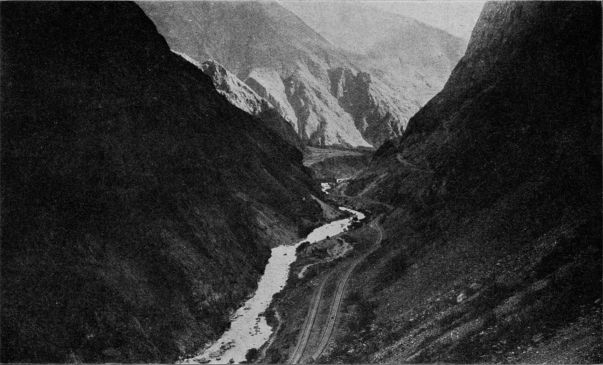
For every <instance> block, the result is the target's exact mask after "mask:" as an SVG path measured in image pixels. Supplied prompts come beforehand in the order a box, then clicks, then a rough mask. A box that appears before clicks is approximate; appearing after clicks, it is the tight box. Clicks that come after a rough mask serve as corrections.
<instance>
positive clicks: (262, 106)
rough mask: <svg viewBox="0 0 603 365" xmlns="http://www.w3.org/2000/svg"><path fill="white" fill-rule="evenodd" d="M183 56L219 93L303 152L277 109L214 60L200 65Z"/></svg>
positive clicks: (296, 138)
mask: <svg viewBox="0 0 603 365" xmlns="http://www.w3.org/2000/svg"><path fill="white" fill-rule="evenodd" d="M182 56H183V57H184V58H185V59H187V60H188V61H189V62H191V63H192V64H194V65H195V66H197V67H199V68H200V69H201V70H203V72H204V73H205V74H206V75H208V76H209V77H210V78H211V80H212V82H213V84H214V86H215V88H216V90H217V91H218V93H220V94H222V95H224V96H225V97H226V99H227V100H228V101H229V102H230V103H231V104H232V105H234V106H236V107H237V108H239V109H241V110H243V111H245V112H247V113H249V114H251V115H254V116H256V117H258V119H259V120H261V121H262V122H263V123H264V125H265V126H266V127H268V128H269V129H271V130H273V131H274V132H276V134H278V135H279V136H281V137H282V138H283V139H284V140H285V141H287V142H289V143H290V144H291V145H293V146H295V147H297V148H298V149H299V150H300V151H301V150H303V148H304V147H303V144H302V142H301V139H300V138H299V136H298V135H297V133H295V130H294V129H293V127H291V125H290V124H289V123H288V122H287V120H285V119H284V118H283V117H282V116H281V114H280V113H279V112H278V111H277V110H276V109H275V107H274V106H273V105H272V104H271V103H270V102H269V101H267V100H266V99H264V98H262V97H261V96H259V95H258V94H257V93H256V92H255V91H253V90H252V89H251V88H250V87H249V86H247V84H245V83H244V82H243V81H241V80H240V79H239V78H238V77H236V76H235V75H233V74H232V73H230V71H228V70H227V69H225V68H224V66H222V65H220V64H219V63H218V62H216V61H214V60H208V61H205V62H203V63H202V64H200V65H199V64H198V63H197V62H196V61H195V60H193V59H190V58H188V56H186V55H182Z"/></svg>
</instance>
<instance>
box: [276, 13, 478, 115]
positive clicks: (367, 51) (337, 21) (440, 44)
mask: <svg viewBox="0 0 603 365" xmlns="http://www.w3.org/2000/svg"><path fill="white" fill-rule="evenodd" d="M283 6H285V7H287V8H288V9H290V10H291V11H293V12H294V13H295V14H297V15H298V16H300V17H301V18H302V19H303V20H304V22H306V23H307V24H308V25H309V26H310V27H312V29H315V30H316V31H317V32H318V33H319V34H321V35H323V36H324V37H325V38H326V39H327V40H329V41H330V42H331V43H332V44H334V45H336V46H337V47H338V48H340V49H342V50H344V51H345V52H346V54H347V55H348V57H349V58H350V59H352V60H353V61H354V62H355V63H356V64H358V65H360V67H362V68H363V69H364V70H366V71H367V72H369V73H371V74H372V75H374V76H375V77H377V78H379V79H380V80H382V81H383V82H385V83H386V84H387V85H388V86H389V87H391V88H392V89H393V90H394V91H396V95H397V97H398V98H399V100H397V102H398V103H400V104H401V105H404V106H408V107H412V110H410V111H409V114H408V117H410V116H412V115H413V114H414V113H415V112H417V111H418V108H419V107H421V106H423V105H424V104H425V103H426V102H427V101H428V100H429V99H430V98H431V97H433V96H434V95H435V94H436V93H437V92H439V91H440V90H441V89H442V87H443V86H444V83H445V82H446V80H447V78H448V76H449V75H450V72H452V69H453V68H454V66H456V64H457V62H458V61H459V60H460V58H461V56H462V55H463V51H464V49H465V47H466V42H465V41H464V40H463V39H461V38H458V37H455V36H453V35H451V34H448V33H446V32H445V31H443V30H441V29H437V28H434V27H431V26H429V25H427V24H424V23H421V22H419V21H417V20H415V19H412V18H408V17H405V16H402V15H399V14H392V13H387V12H385V11H382V10H379V9H376V8H373V7H371V6H369V5H366V4H359V3H353V2H347V3H346V2H337V3H324V2H320V3H317V2H283ZM412 103H414V104H412Z"/></svg>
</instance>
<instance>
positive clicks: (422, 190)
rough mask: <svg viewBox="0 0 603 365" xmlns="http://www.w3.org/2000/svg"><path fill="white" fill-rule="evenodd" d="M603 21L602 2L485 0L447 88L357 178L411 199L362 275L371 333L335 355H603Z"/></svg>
mask: <svg viewBox="0 0 603 365" xmlns="http://www.w3.org/2000/svg"><path fill="white" fill-rule="evenodd" d="M600 30H601V4H600V3H589V2H491V3H487V4H486V5H485V6H484V9H483V12H482V14H481V16H480V19H479V21H478V23H477V25H476V27H475V29H474V31H473V34H472V37H471V40H470V43H469V45H468V48H467V52H466V54H465V56H464V57H463V58H462V59H461V61H460V62H459V64H458V65H457V66H456V68H455V69H454V71H453V73H452V75H451V77H450V79H449V80H448V82H447V83H446V86H445V87H444V89H443V90H442V91H441V92H440V93H439V94H438V95H437V96H435V97H434V98H433V99H431V100H430V101H429V102H428V103H427V104H426V106H425V107H423V108H422V109H421V110H420V111H419V112H418V113H417V114H416V115H415V116H414V117H412V118H411V120H410V121H409V124H408V128H407V129H406V131H405V132H404V134H403V136H402V138H401V139H400V140H395V141H392V142H388V143H386V144H384V147H382V148H381V149H380V150H378V151H377V153H376V154H375V157H374V159H373V160H372V162H371V165H370V166H369V168H368V169H366V170H365V172H364V173H363V174H362V175H361V176H360V177H358V178H357V179H355V180H354V181H353V182H351V183H350V184H349V188H348V189H347V194H348V195H353V194H360V195H363V196H366V197H369V198H372V199H377V200H381V201H384V202H387V203H389V204H392V205H394V206H396V209H395V210H394V211H393V212H391V213H390V214H389V215H388V217H387V218H386V219H385V221H384V223H383V225H384V227H385V231H386V237H387V244H386V246H385V247H383V249H381V250H380V253H379V254H378V255H376V256H375V257H374V258H373V262H372V264H374V267H373V268H369V269H366V270H365V272H364V273H362V274H360V275H359V277H362V278H363V279H362V280H363V282H362V288H363V291H364V292H363V297H364V298H368V300H371V301H372V303H373V305H374V306H375V307H374V309H372V310H371V312H370V313H369V314H366V313H365V315H366V318H372V319H371V320H370V321H369V324H368V325H367V326H366V327H365V328H366V330H365V332H364V333H365V334H362V333H363V330H358V329H357V328H356V330H355V331H354V332H351V331H350V332H349V336H348V337H345V338H342V339H340V341H339V343H340V346H339V348H338V349H335V351H334V352H333V353H332V357H331V358H329V359H325V358H323V359H322V362H324V361H328V360H333V361H334V360H337V361H341V362H436V361H444V362H462V363H470V362H512V363H522V362H572V363H582V362H583V363H598V362H600V361H601V360H602V359H603V351H602V349H601V346H600V336H601V329H600V326H599V325H598V324H599V323H600V321H601V306H600V300H601V294H602V293H601V277H602V275H601V271H602V268H601V260H600V257H601V204H600V202H601V166H602V161H601V122H602V121H601V31H600ZM367 266H371V265H367ZM366 282H371V283H373V284H371V285H368V287H367V285H366ZM354 315H355V314H354V313H350V317H353V316H354ZM587 323H592V324H587ZM595 323H596V324H595ZM359 348H363V349H364V350H361V351H360V352H358V351H356V350H357V349H359ZM319 360H321V359H319Z"/></svg>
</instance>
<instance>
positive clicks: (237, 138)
mask: <svg viewBox="0 0 603 365" xmlns="http://www.w3.org/2000/svg"><path fill="white" fill-rule="evenodd" d="M0 10H1V12H0V14H1V23H2V27H1V28H0V32H1V44H2V62H1V64H2V68H1V75H0V76H1V80H2V83H1V97H2V99H1V103H2V110H1V120H2V151H1V153H2V156H1V162H2V177H1V179H2V180H1V182H2V250H1V262H2V265H1V274H2V275H1V277H2V281H1V296H0V298H1V304H2V305H1V314H2V320H1V330H0V332H1V336H2V338H1V340H2V348H1V360H2V361H3V362H8V361H24V362H62V361H87V362H106V361H114V362H115V361H117V362H150V361H155V362H158V361H173V360H175V359H176V358H177V357H178V356H179V355H181V354H183V353H190V352H192V351H196V350H197V349H198V348H199V347H200V346H201V345H202V344H203V343H204V342H206V341H207V340H209V339H212V338H215V337H216V336H217V335H218V334H219V333H220V332H221V331H222V330H223V329H224V327H225V326H226V325H227V323H228V315H229V311H230V310H232V309H234V308H235V307H236V306H237V305H238V304H239V303H240V302H241V301H242V300H243V299H245V297H246V296H247V295H248V294H250V293H251V292H252V290H253V289H254V287H255V286H256V285H257V279H258V277H259V275H260V274H261V272H262V270H263V268H264V265H265V263H266V260H267V258H268V255H269V249H268V248H269V246H270V245H275V244H278V243H282V242H283V241H285V242H286V241H289V240H294V239H295V238H296V237H297V234H298V229H300V228H301V229H304V230H306V229H308V227H309V226H311V225H313V224H316V222H317V220H318V216H319V214H320V212H321V209H320V206H318V205H317V204H316V203H315V202H314V199H312V197H311V195H315V196H318V195H317V194H320V192H319V191H317V190H316V189H317V187H315V186H314V183H313V182H312V181H311V179H310V177H309V175H308V174H307V171H306V169H305V168H304V167H303V166H302V155H301V153H300V152H299V150H298V149H296V148H295V147H294V146H291V145H290V144H288V143H286V142H285V141H284V140H283V139H281V138H280V137H279V136H278V135H277V134H275V133H274V132H272V131H271V130H270V129H268V128H266V127H265V126H264V124H263V123H262V122H261V121H259V120H257V119H256V118H254V117H252V116H250V115H249V114H247V113H245V112H243V111H241V110H239V109H237V108H235V107H233V106H231V105H230V103H228V101H227V100H226V99H225V98H224V97H223V96H221V95H219V94H218V93H217V92H216V90H215V88H214V87H213V85H212V81H211V80H210V79H209V78H208V77H207V76H206V75H205V74H203V72H201V71H200V70H199V69H198V68H197V67H195V66H193V65H192V64H190V63H188V62H186V61H185V60H184V59H182V58H181V57H179V56H177V55H175V54H173V53H172V52H171V51H170V49H169V47H168V45H167V43H166V42H165V40H164V39H163V38H162V37H161V36H160V35H159V33H157V30H156V28H155V26H154V25H153V23H152V22H151V21H150V20H149V19H148V18H147V17H146V16H145V14H144V12H143V11H142V10H141V9H140V8H138V7H137V6H136V5H135V4H132V3H124V2H119V3H99V2H88V3H74V2H65V3H59V2H36V3H32V2H30V3H24V2H19V3H17V2H3V3H2V4H1V5H0Z"/></svg>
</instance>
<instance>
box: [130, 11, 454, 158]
mask: <svg viewBox="0 0 603 365" xmlns="http://www.w3.org/2000/svg"><path fill="white" fill-rule="evenodd" d="M140 6H141V7H142V8H143V9H144V10H145V12H146V13H147V14H148V15H149V17H150V18H151V19H152V20H153V21H154V22H155V23H156V24H157V27H158V29H159V31H160V32H161V33H162V34H163V35H164V36H165V37H166V39H167V41H168V43H169V45H170V47H171V48H172V49H173V50H174V51H177V52H180V53H183V54H187V55H188V56H190V57H191V58H193V59H195V60H197V61H198V62H200V63H201V62H203V61H205V60H207V59H214V60H217V61H218V62H219V63H221V64H222V65H224V67H226V69H228V70H229V71H231V72H233V73H234V74H235V75H236V76H237V77H239V78H240V79H241V80H243V81H244V82H245V83H246V84H248V85H249V86H250V87H251V88H252V89H253V90H254V91H256V92H257V93H258V94H259V95H260V96H262V97H263V98H265V99H266V100H268V101H269V102H271V103H272V104H273V105H274V106H275V108H276V109H277V110H278V111H279V112H280V113H281V115H282V116H283V117H284V118H285V119H287V120H289V121H290V122H291V124H292V126H293V127H294V129H295V130H296V132H297V133H298V135H299V136H300V137H301V138H302V140H303V141H304V143H306V144H308V145H311V146H322V147H324V146H339V147H373V146H379V145H380V144H381V143H382V142H383V141H384V140H386V139H389V138H394V137H398V136H400V135H401V133H402V130H403V128H404V127H405V125H406V123H407V120H408V119H409V118H410V116H411V115H412V114H413V113H414V112H415V111H416V110H417V109H418V108H419V106H420V105H421V103H422V102H424V101H426V100H427V99H426V98H423V99H421V100H419V99H416V98H415V94H416V93H415V90H414V89H415V87H414V86H411V84H413V83H414V84H425V81H424V80H423V78H424V77H426V76H425V75H419V74H417V75H415V74H414V71H413V73H412V76H410V78H411V79H412V80H410V82H411V84H409V85H406V84H405V85H400V84H398V83H396V82H389V81H388V77H389V76H390V75H389V74H388V73H387V72H385V71H382V70H379V69H378V66H379V65H378V63H377V61H376V59H372V61H370V62H369V58H367V56H366V55H357V54H351V53H350V52H347V51H345V50H342V49H339V48H337V47H336V46H334V45H333V44H331V43H330V42H329V41H327V40H326V39H325V38H324V37H323V36H322V35H320V34H318V33H317V32H316V31H314V30H313V29H312V28H310V27H309V26H308V25H306V24H305V23H304V22H303V21H302V20H301V19H300V18H299V17H298V16H296V15H295V14H293V13H292V12H291V11H289V10H287V9H285V8H284V7H283V6H281V5H280V4H278V3H274V2H206V1H203V2H141V3H140ZM416 30H417V31H422V30H423V28H420V27H419V28H416ZM412 31H415V29H413V30H412ZM405 36H406V35H405V34H399V35H398V38H403V37H405ZM441 41H442V42H447V41H448V38H445V39H444V38H443V39H442V40H441ZM451 47H452V46H451ZM459 57H460V52H459ZM365 65H366V66H365ZM445 77H446V75H442V76H441V78H442V80H443V79H444V78H445ZM406 81H407V80H404V82H406ZM440 86H441V84H440ZM434 88H435V89H436V90H437V88H438V86H437V85H435V87H434ZM406 91H411V92H409V93H406ZM429 92H431V94H429V96H432V95H433V94H434V93H435V90H434V91H433V92H432V91H429Z"/></svg>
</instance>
